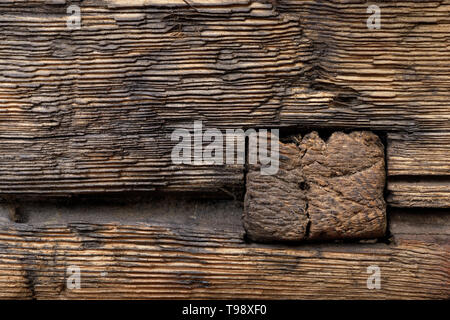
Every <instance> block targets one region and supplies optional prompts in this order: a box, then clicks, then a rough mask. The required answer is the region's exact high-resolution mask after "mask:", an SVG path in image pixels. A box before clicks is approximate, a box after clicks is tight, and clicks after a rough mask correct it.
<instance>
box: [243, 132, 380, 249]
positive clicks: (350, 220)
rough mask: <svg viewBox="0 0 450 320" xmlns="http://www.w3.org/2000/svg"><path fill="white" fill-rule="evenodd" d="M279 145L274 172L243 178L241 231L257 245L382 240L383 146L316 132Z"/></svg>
mask: <svg viewBox="0 0 450 320" xmlns="http://www.w3.org/2000/svg"><path fill="white" fill-rule="evenodd" d="M293 140H294V141H293V142H291V143H282V142H281V143H280V148H279V149H280V170H279V171H278V173H277V174H275V175H262V174H261V173H260V166H259V165H253V166H250V168H249V172H248V173H247V176H246V179H247V180H246V181H247V183H246V188H247V189H246V195H245V209H244V219H243V221H244V226H245V229H246V231H247V235H248V236H249V238H251V239H253V240H257V241H301V240H333V239H334V240H335V239H360V238H377V237H382V236H383V235H384V234H385V231H386V204H385V201H384V198H383V190H384V185H385V164H384V146H383V144H382V143H381V141H380V139H379V138H378V137H377V136H376V135H375V134H373V133H371V132H367V131H362V132H361V131H355V132H352V133H350V134H345V133H342V132H335V133H333V134H332V135H331V136H330V137H329V139H328V140H326V141H324V140H322V139H321V138H320V137H319V135H318V134H317V132H312V133H309V134H307V135H305V136H304V137H303V138H302V137H301V136H299V135H297V136H295V137H293Z"/></svg>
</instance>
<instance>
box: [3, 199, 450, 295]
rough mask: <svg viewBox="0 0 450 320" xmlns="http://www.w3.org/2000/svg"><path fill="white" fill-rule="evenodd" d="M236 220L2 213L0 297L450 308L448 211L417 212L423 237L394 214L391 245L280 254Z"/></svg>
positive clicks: (88, 211)
mask: <svg viewBox="0 0 450 320" xmlns="http://www.w3.org/2000/svg"><path fill="white" fill-rule="evenodd" d="M177 208H178V209H177ZM241 210H242V208H239V207H236V206H235V205H234V204H232V203H226V202H219V203H218V202H215V203H209V204H208V203H206V204H205V203H203V204H202V203H191V202H183V203H182V204H181V205H180V203H179V204H178V205H176V204H175V203H172V205H171V204H170V202H168V201H167V199H161V200H159V201H158V200H155V201H150V202H148V203H146V204H143V203H140V204H136V205H134V206H130V205H125V206H124V205H117V204H112V203H111V202H107V203H103V204H97V205H95V204H93V203H85V204H84V205H80V203H79V202H78V203H77V204H76V205H69V204H65V205H62V204H58V205H52V204H48V203H47V204H30V205H23V212H24V213H26V215H27V219H28V222H27V223H22V224H20V223H12V222H10V221H9V220H8V219H9V218H8V212H7V210H6V209H1V210H0V213H1V216H0V246H1V248H2V250H1V252H0V270H1V272H0V297H1V298H35V299H53V298H63V299H67V298H80V299H81V298H83V299H84V298H92V299H110V298H116V299H119V298H120V299H122V298H128V299H133V298H137V299H144V298H171V299H172V298H185V299H195V298H197V299H202V298H206V299H212V298H215V299H219V298H223V299H225V298H233V299H236V298H253V299H255V298H258V299H260V298H265V299H288V298H289V299H290V298H295V299H327V298H328V299H449V298H450V291H449V288H450V286H449V281H450V276H449V271H450V265H449V261H450V259H449V258H450V257H449V252H450V250H449V249H450V247H449V241H448V240H449V238H448V237H449V234H448V230H449V226H450V224H449V223H450V215H448V213H447V214H446V213H442V212H440V213H439V214H438V215H433V213H432V212H428V211H423V212H421V213H420V214H423V216H426V217H427V218H426V228H423V223H420V221H418V220H417V219H413V220H411V219H409V218H408V216H407V215H404V214H403V213H401V212H400V214H399V215H397V214H396V213H394V214H393V215H392V216H391V225H392V231H393V237H394V238H393V242H391V243H390V244H384V243H375V244H362V243H350V244H349V243H347V244H345V243H336V244H309V245H298V246H279V245H261V244H253V243H246V242H245V240H244V233H243V229H242V224H241ZM429 217H432V218H431V219H429ZM213 222H214V223H213ZM438 239H440V240H439V241H438ZM69 266H78V267H79V268H80V271H81V288H80V289H79V290H70V289H69V288H68V287H67V285H66V283H67V282H66V281H67V279H68V276H69V275H70V274H68V273H67V268H68V267H69ZM369 266H378V267H379V268H380V271H381V289H379V290H377V289H373V290H370V289H368V287H367V279H368V276H369V275H370V274H368V273H367V268H368V267H369Z"/></svg>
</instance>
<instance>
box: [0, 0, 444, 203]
mask: <svg viewBox="0 0 450 320" xmlns="http://www.w3.org/2000/svg"><path fill="white" fill-rule="evenodd" d="M64 3H65V4H64ZM67 4H68V2H65V1H56V2H54V1H41V0H29V1H18V0H16V1H12V0H11V1H2V2H1V3H0V37H1V38H2V43H1V45H0V70H1V71H0V151H1V154H0V193H3V194H6V193H15V194H30V193H33V194H41V195H43V194H72V193H93V192H119V191H152V190H219V189H224V188H225V189H232V188H242V183H243V168H242V166H239V165H237V166H224V167H195V166H176V165H173V164H172V162H171V160H170V151H171V149H172V147H173V145H174V142H172V141H171V140H170V133H171V132H172V131H173V130H174V129H175V128H185V127H188V128H190V126H191V125H192V122H193V120H194V119H196V120H203V121H204V123H205V125H207V126H209V127H218V128H230V127H232V128H236V127H244V128H248V127H287V126H301V127H303V126H314V127H317V128H319V127H320V128H322V127H333V128H335V127H339V128H346V129H355V128H364V129H377V130H386V131H392V130H396V131H399V130H400V131H403V130H404V131H408V132H428V131H431V132H434V131H436V130H439V132H444V131H448V130H449V125H448V124H449V119H450V112H449V107H450V104H449V103H450V102H449V101H450V99H449V97H450V93H449V92H450V90H449V88H450V80H449V74H450V71H449V70H450V68H449V65H450V53H449V50H448V47H449V45H450V43H449V41H450V39H449V37H448V29H449V26H450V16H449V11H450V2H449V1H448V0H444V1H424V2H408V1H396V2H383V3H381V4H380V7H381V9H382V27H381V29H380V30H376V31H374V30H368V29H367V27H366V20H367V18H368V14H367V13H366V9H367V2H366V1H363V0H361V1H352V2H348V1H329V2H323V1H290V0H280V1H276V2H268V1H241V0H229V1H188V2H185V1H181V0H176V1H175V0H173V1H169V2H165V1H156V0H154V1H153V0H152V1H137V0H136V1H120V0H108V1H106V0H105V1H94V0H88V1H83V2H82V3H80V6H81V13H82V27H81V29H80V30H68V29H67V28H66V20H67V12H66V7H67ZM397 159H399V158H397ZM399 161H403V160H402V159H399ZM404 163H405V166H406V167H408V166H409V162H408V160H405V162H404ZM396 166H397V165H396ZM411 168H412V169H411V170H412V171H413V170H415V169H416V168H417V166H415V165H412V167H411ZM430 168H434V166H433V165H431V167H430ZM418 170H425V171H427V169H418ZM433 170H434V169H429V170H428V171H433ZM439 170H440V171H442V168H441V169H438V171H439Z"/></svg>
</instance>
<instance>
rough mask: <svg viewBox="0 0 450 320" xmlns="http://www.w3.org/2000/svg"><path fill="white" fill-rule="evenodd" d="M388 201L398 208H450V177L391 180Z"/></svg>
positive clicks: (388, 186)
mask: <svg viewBox="0 0 450 320" xmlns="http://www.w3.org/2000/svg"><path fill="white" fill-rule="evenodd" d="M387 188H388V191H389V195H388V198H387V201H388V202H389V204H390V205H392V206H396V207H431V208H450V177H449V178H445V179H430V178H421V177H418V178H414V177H409V178H406V179H404V180H402V179H398V180H391V181H389V182H388V185H387Z"/></svg>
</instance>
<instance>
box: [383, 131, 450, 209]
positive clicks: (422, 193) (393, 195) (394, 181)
mask: <svg viewBox="0 0 450 320" xmlns="http://www.w3.org/2000/svg"><path fill="white" fill-rule="evenodd" d="M387 164H388V166H387V174H388V184H387V189H388V192H389V195H388V198H387V201H388V202H389V203H390V204H391V205H392V206H397V207H435V208H450V131H448V132H413V133H389V134H388V143H387Z"/></svg>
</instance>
